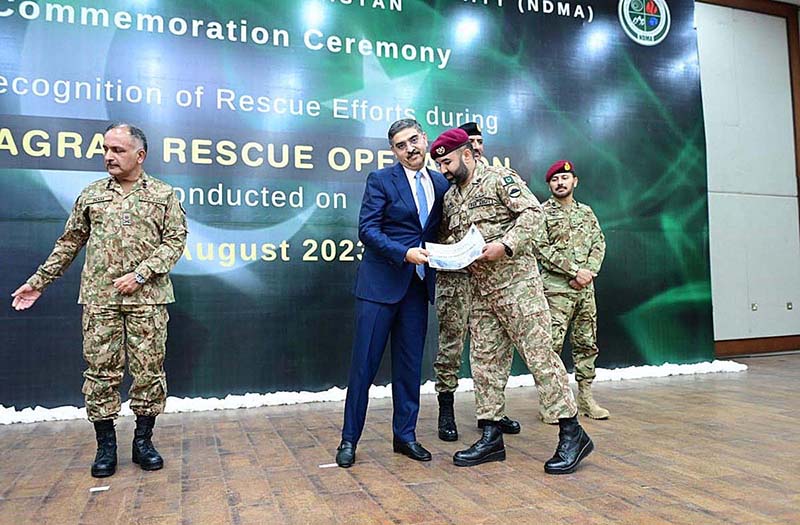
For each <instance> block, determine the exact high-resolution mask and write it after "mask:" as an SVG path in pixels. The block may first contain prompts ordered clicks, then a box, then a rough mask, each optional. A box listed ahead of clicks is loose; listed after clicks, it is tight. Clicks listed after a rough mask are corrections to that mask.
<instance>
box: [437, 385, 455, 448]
mask: <svg viewBox="0 0 800 525" xmlns="http://www.w3.org/2000/svg"><path fill="white" fill-rule="evenodd" d="M439 439H441V440H442V441H456V440H458V428H456V414H455V412H454V411H453V393H452V392H439Z"/></svg>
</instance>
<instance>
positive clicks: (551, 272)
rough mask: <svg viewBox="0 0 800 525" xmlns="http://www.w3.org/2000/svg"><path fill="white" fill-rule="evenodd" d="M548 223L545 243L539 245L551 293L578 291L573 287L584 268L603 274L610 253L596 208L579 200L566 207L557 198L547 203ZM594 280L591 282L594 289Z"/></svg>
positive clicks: (543, 275) (590, 286)
mask: <svg viewBox="0 0 800 525" xmlns="http://www.w3.org/2000/svg"><path fill="white" fill-rule="evenodd" d="M543 208H544V215H545V219H546V224H547V236H546V238H545V242H542V243H540V244H539V245H538V246H537V249H538V254H537V256H538V259H539V262H540V263H541V264H542V280H543V281H544V287H545V289H546V290H547V291H548V292H576V291H577V290H574V289H573V288H571V287H570V286H569V280H570V279H573V278H574V277H575V275H576V274H577V273H578V270H579V269H581V268H586V269H587V270H589V271H591V272H592V273H600V266H601V265H602V264H603V258H604V257H605V254H606V239H605V237H604V236H603V232H602V230H600V223H599V222H598V221H597V217H596V216H595V214H594V212H593V211H592V209H591V208H590V207H589V206H587V205H585V204H581V203H579V202H577V201H575V202H574V203H573V204H572V205H571V206H562V205H561V204H559V202H558V201H556V200H555V199H552V198H551V199H548V200H547V201H546V202H545V203H544V205H543ZM593 285H594V283H592V284H590V285H589V287H588V288H589V289H592V287H593Z"/></svg>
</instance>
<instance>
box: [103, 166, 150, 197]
mask: <svg viewBox="0 0 800 525" xmlns="http://www.w3.org/2000/svg"><path fill="white" fill-rule="evenodd" d="M149 182H150V176H149V175H148V174H147V173H145V172H144V171H142V174H141V175H140V176H139V178H138V179H137V180H136V182H134V183H133V186H132V187H131V193H133V192H134V191H136V190H138V189H143V190H146V189H147V187H148V185H149ZM106 189H107V190H114V191H116V192H117V193H120V194H121V193H123V191H122V185H121V184H120V183H119V182H118V181H117V179H115V178H114V177H113V176H111V175H109V176H108V183H107V184H106Z"/></svg>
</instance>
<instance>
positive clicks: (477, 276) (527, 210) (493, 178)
mask: <svg viewBox="0 0 800 525" xmlns="http://www.w3.org/2000/svg"><path fill="white" fill-rule="evenodd" d="M444 210H445V218H444V219H443V220H444V221H446V224H447V227H446V228H447V232H448V234H450V235H454V236H455V237H457V238H462V237H463V236H464V235H465V234H466V233H467V231H468V230H469V227H470V225H471V224H475V226H477V228H478V229H479V230H480V231H481V234H482V235H483V237H484V239H485V240H486V242H487V243H490V242H501V243H503V244H504V245H505V246H507V247H508V248H509V249H510V250H511V252H512V255H511V256H510V257H508V256H507V257H505V258H503V259H500V260H498V261H495V262H485V263H476V264H472V265H471V266H470V267H469V271H470V282H471V287H472V316H471V318H470V337H471V339H472V347H471V349H470V364H471V366H472V378H473V380H474V382H475V403H476V412H477V418H478V419H479V420H481V419H483V420H492V421H498V420H499V419H500V418H501V417H502V415H503V413H504V410H505V407H504V404H505V394H504V391H505V386H506V383H507V382H508V375H509V372H510V370H511V358H512V351H513V347H515V346H516V348H517V351H518V352H519V353H520V355H521V356H522V358H523V360H524V361H525V364H526V365H527V366H528V369H529V370H530V371H531V372H532V373H533V376H534V379H535V381H536V388H537V390H538V393H539V403H540V404H541V405H542V406H544V407H545V408H546V410H547V411H548V412H550V413H554V414H558V417H564V418H567V417H572V416H574V415H575V414H576V412H577V408H576V405H575V398H574V396H573V394H572V390H571V389H570V388H569V383H568V380H567V372H566V370H565V369H564V364H563V363H562V362H561V359H560V358H559V357H558V355H557V354H555V353H554V352H553V349H552V340H551V337H550V313H549V311H548V307H547V301H546V300H545V297H544V291H543V288H542V281H541V278H540V277H539V270H538V268H537V265H536V259H535V257H534V252H533V243H534V242H536V239H537V237H539V236H543V235H544V224H543V221H544V218H543V217H542V208H541V205H540V204H539V201H538V200H537V199H536V197H535V196H534V195H533V194H532V193H531V191H530V190H529V189H528V186H527V185H526V184H525V181H523V180H522V179H521V178H520V177H519V176H518V175H517V174H516V173H515V172H513V171H512V170H508V169H504V168H495V167H486V166H484V165H483V164H480V163H478V164H477V165H476V168H475V172H474V174H473V179H472V181H471V182H470V184H469V185H468V186H467V187H465V188H463V189H462V188H459V187H458V186H455V185H454V186H453V187H451V188H450V190H448V192H447V194H446V195H445V199H444Z"/></svg>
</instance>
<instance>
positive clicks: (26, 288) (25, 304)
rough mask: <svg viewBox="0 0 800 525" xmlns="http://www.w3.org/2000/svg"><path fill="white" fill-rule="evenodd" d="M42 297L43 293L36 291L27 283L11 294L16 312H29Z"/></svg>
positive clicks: (12, 304)
mask: <svg viewBox="0 0 800 525" xmlns="http://www.w3.org/2000/svg"><path fill="white" fill-rule="evenodd" d="M41 296H42V292H40V291H39V290H34V288H33V287H32V286H31V285H29V284H28V283H25V284H23V285H22V286H20V287H19V288H17V290H16V291H15V292H14V293H12V294H11V297H13V298H14V300H13V301H11V306H12V307H13V308H14V310H27V309H28V308H30V307H31V306H33V303H35V302H36V299H38V298H39V297H41Z"/></svg>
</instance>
